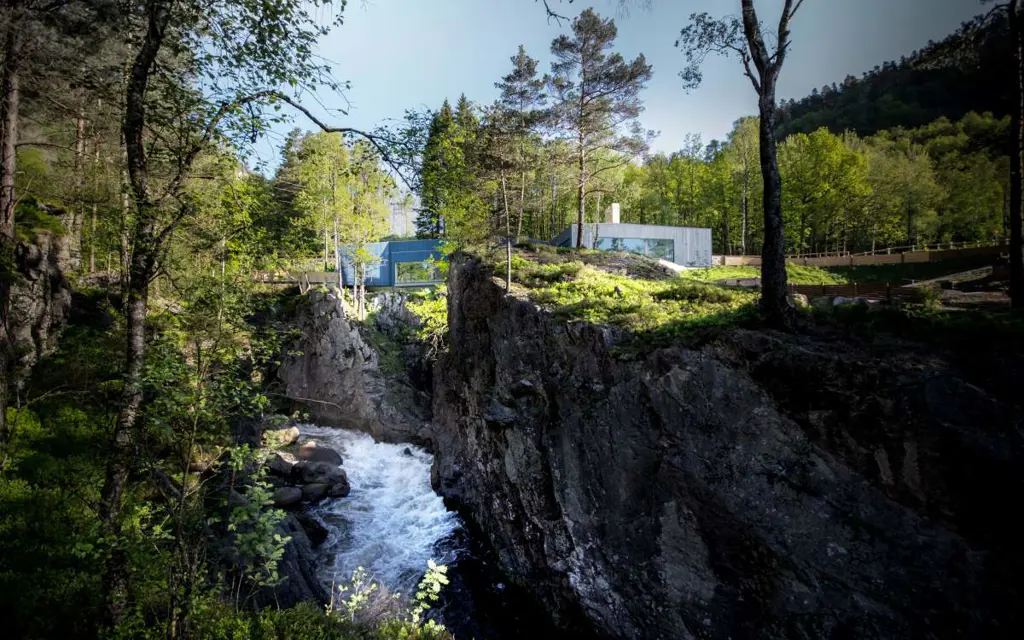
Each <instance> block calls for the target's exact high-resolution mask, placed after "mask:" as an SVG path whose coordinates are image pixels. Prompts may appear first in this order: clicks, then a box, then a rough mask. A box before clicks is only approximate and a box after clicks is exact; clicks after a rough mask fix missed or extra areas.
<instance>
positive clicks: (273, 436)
mask: <svg viewBox="0 0 1024 640" xmlns="http://www.w3.org/2000/svg"><path fill="white" fill-rule="evenodd" d="M298 439H299V428H298V427H288V428H287V429H273V430H270V431H264V432H263V443H264V445H265V446H267V447H268V448H270V449H280V448H281V447H287V446H289V445H293V444H295V443H296V442H297V441H298Z"/></svg>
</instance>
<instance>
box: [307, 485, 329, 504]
mask: <svg viewBox="0 0 1024 640" xmlns="http://www.w3.org/2000/svg"><path fill="white" fill-rule="evenodd" d="M329 488H330V485H328V484H325V483H323V482H314V483H312V484H307V485H305V486H303V487H302V499H303V500H306V501H309V502H320V501H321V500H323V499H324V498H326V497H327V490H328V489H329Z"/></svg>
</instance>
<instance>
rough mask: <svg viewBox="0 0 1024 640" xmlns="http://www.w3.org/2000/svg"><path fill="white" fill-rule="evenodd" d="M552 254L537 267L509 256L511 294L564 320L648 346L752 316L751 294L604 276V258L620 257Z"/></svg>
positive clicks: (677, 282)
mask: <svg viewBox="0 0 1024 640" xmlns="http://www.w3.org/2000/svg"><path fill="white" fill-rule="evenodd" d="M548 255H549V257H550V256H552V254H548ZM553 255H554V256H557V258H558V259H560V260H559V261H556V262H548V263H543V262H540V261H537V260H534V259H531V257H528V256H527V255H522V254H521V255H516V256H513V265H512V280H513V283H514V285H515V286H514V288H513V293H516V294H522V295H525V296H526V297H528V298H529V299H530V300H532V301H533V302H535V303H536V304H538V305H540V306H542V307H544V308H547V309H550V310H551V312H552V313H553V314H554V315H555V316H556V317H559V318H562V319H565V320H573V321H578V320H582V321H586V322H590V323H593V324H603V325H611V326H615V327H621V328H623V329H627V330H629V331H631V332H633V333H634V334H636V335H637V336H639V337H640V338H641V339H642V340H644V341H648V342H650V341H660V340H664V339H672V338H678V337H687V336H691V335H693V334H694V332H696V331H698V330H702V329H707V328H712V327H719V328H721V327H728V326H733V325H735V324H737V323H742V322H745V321H747V320H749V319H750V318H752V317H753V316H754V302H755V299H756V295H755V294H753V293H749V292H745V291H737V290H732V289H726V288H723V287H718V286H713V285H707V284H702V283H699V282H695V281H692V280H686V279H682V278H667V277H665V276H663V277H662V279H659V280H644V279H638V278H635V277H628V276H626V275H620V274H617V273H610V272H609V271H608V269H609V267H607V266H604V265H607V262H605V261H606V260H607V259H608V256H612V257H614V256H616V255H622V254H610V253H608V252H579V253H577V252H574V253H571V254H557V253H556V254H553ZM574 257H575V258H579V259H578V260H573V259H571V258H574ZM588 262H593V263H595V264H598V265H601V264H602V262H604V265H602V266H601V267H600V268H599V267H595V266H592V265H591V264H587V263H588ZM500 266H501V265H497V266H496V269H497V270H499V271H500ZM616 270H617V269H616Z"/></svg>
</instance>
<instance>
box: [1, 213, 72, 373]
mask: <svg viewBox="0 0 1024 640" xmlns="http://www.w3.org/2000/svg"><path fill="white" fill-rule="evenodd" d="M63 246H64V242H63V241H62V239H61V238H59V237H57V236H55V235H53V234H51V233H48V232H44V233H38V234H36V237H35V240H34V242H21V243H18V244H17V245H16V247H15V250H14V263H15V266H16V268H17V273H18V278H17V279H16V280H15V281H14V282H13V283H12V286H11V310H10V327H9V329H10V335H11V341H12V346H13V353H14V357H15V363H14V367H13V368H14V380H15V383H16V384H17V383H18V382H20V381H21V380H22V379H23V378H24V376H26V375H27V374H28V372H29V371H30V370H31V368H32V366H33V365H34V364H35V363H36V362H38V361H39V358H41V357H42V356H44V355H46V354H48V353H50V352H52V351H53V349H55V348H56V346H57V336H58V334H59V333H60V329H61V328H62V327H63V326H64V320H65V318H66V317H67V313H68V309H69V308H70V306H71V288H70V286H69V285H68V281H67V279H66V278H65V277H64V272H63V270H62V268H61V267H62V262H61V260H60V256H61V254H62V253H63V252H64V249H63Z"/></svg>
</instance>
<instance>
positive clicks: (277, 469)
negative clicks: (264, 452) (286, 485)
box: [267, 451, 296, 478]
mask: <svg viewBox="0 0 1024 640" xmlns="http://www.w3.org/2000/svg"><path fill="white" fill-rule="evenodd" d="M295 463H296V460H295V456H293V455H292V454H290V453H286V452H284V451H275V452H274V453H272V454H271V455H270V458H269V459H268V460H267V469H268V470H269V471H270V473H272V474H274V475H275V476H279V477H282V478H287V477H289V476H291V475H292V470H293V469H294V468H295Z"/></svg>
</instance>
